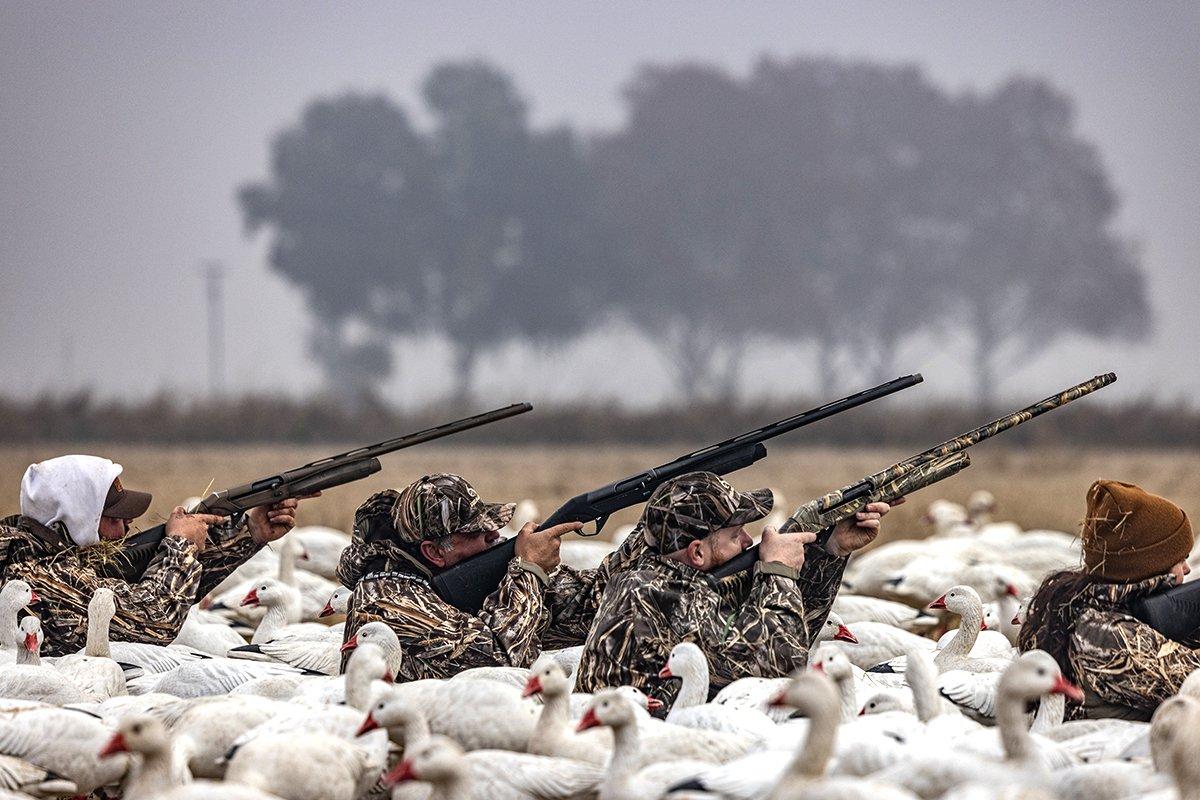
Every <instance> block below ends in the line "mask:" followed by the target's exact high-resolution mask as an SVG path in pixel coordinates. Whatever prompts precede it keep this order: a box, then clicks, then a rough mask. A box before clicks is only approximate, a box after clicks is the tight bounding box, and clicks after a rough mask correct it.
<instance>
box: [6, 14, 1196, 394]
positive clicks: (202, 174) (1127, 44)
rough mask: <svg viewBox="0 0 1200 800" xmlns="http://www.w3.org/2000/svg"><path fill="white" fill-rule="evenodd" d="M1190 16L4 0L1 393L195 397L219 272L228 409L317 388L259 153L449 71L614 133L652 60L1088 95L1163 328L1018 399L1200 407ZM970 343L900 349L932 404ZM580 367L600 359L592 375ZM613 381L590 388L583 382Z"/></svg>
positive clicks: (961, 382)
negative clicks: (271, 257) (249, 223)
mask: <svg viewBox="0 0 1200 800" xmlns="http://www.w3.org/2000/svg"><path fill="white" fill-rule="evenodd" d="M1198 42H1200V6H1197V5H1196V4H1194V3H1188V2H1178V3H1166V2H1162V3H1154V4H1141V3H1137V4H1129V3H1107V2H1086V3H1053V4H1050V3H1042V2H1037V3H1005V4H982V3H959V2H953V3H893V2H888V3H868V2H858V3H832V2H830V3H808V2H795V0H792V1H791V2H780V3H766V2H763V3H668V2H662V3H655V4H649V3H644V2H605V3H591V4H587V5H583V4H575V3H564V2H548V3H541V2H537V3H534V2H522V3H445V2H443V3H422V4H416V3H403V4H399V3H336V4H334V3H323V4H316V3H296V2H286V3H284V2H278V3H243V2H238V3H217V2H206V3H188V4H182V3H157V2H156V3H131V2H122V3H77V4H75V3H53V4H51V3H16V2H9V3H3V4H0V270H2V272H0V275H2V276H3V284H2V288H0V342H2V343H3V348H2V349H0V374H3V375H4V376H5V378H6V380H5V385H4V391H5V392H8V393H15V394H19V395H30V394H34V393H37V392H39V391H42V390H45V389H52V390H57V389H63V388H77V387H81V386H92V387H95V388H96V389H97V390H98V391H99V392H101V393H102V394H104V395H108V396H111V395H116V394H118V393H124V394H126V395H136V396H142V395H145V394H146V393H148V392H151V391H153V390H155V389H157V388H159V387H162V386H167V387H171V388H173V389H175V390H178V391H180V392H181V393H182V394H184V395H185V396H191V395H193V394H199V393H202V392H203V391H204V384H205V380H204V377H205V371H206V370H205V364H206V362H205V353H206V350H205V329H204V310H203V306H202V304H201V298H202V284H201V279H200V274H199V264H200V262H201V261H202V260H203V259H207V258H217V259H221V260H223V261H224V262H225V263H226V265H227V266H228V268H229V273H230V274H229V278H228V281H227V292H228V303H227V312H226V313H227V317H228V320H229V324H228V340H227V341H228V351H229V365H228V370H227V372H228V376H229V383H230V385H231V387H232V388H233V389H235V390H238V389H247V390H255V391H270V390H273V389H278V390H280V391H283V392H286V393H288V394H301V393H303V392H305V391H307V390H309V389H311V388H312V387H314V386H315V385H316V383H317V379H318V375H317V373H316V371H315V369H313V367H312V366H311V365H309V364H308V363H307V359H306V356H305V344H304V343H305V339H306V330H307V325H308V317H307V314H306V312H305V310H304V306H303V303H302V302H301V300H300V297H299V295H298V293H297V292H296V291H295V290H294V289H293V288H292V287H291V286H289V285H287V284H285V283H284V282H283V281H282V280H280V279H278V278H276V277H275V276H273V275H272V274H270V273H269V271H268V269H267V267H266V264H265V259H264V251H265V246H264V245H265V242H264V241H251V240H247V239H246V238H245V237H244V236H243V235H242V230H241V223H240V218H239V212H238V208H237V205H236V203H235V201H234V190H235V187H236V186H237V185H238V184H239V183H241V182H243V181H245V180H247V179H251V178H259V177H261V176H263V175H264V174H265V170H266V163H267V153H268V143H269V140H270V138H271V137H272V136H273V135H274V133H275V132H276V131H278V130H279V129H280V128H281V127H283V126H285V125H288V124H290V123H292V122H293V121H294V120H296V119H297V117H298V115H299V112H300V109H301V108H302V107H303V105H304V104H305V103H306V102H307V101H308V100H310V99H311V98H313V97H314V96H316V95H320V94H329V93H337V92H341V91H344V90H347V89H357V90H382V91H385V92H387V93H388V94H390V95H391V96H392V97H394V98H395V99H397V100H399V101H400V102H401V103H403V104H404V105H405V107H406V108H407V109H408V110H409V111H410V112H416V110H417V109H418V107H419V104H418V98H417V97H416V88H417V86H418V85H419V83H420V80H421V79H422V77H423V76H424V75H425V74H426V73H427V71H428V69H429V68H430V66H431V65H433V64H434V63H436V62H438V61H442V60H446V59H454V58H465V57H482V58H485V59H487V60H489V61H492V62H494V63H496V64H498V65H500V66H501V67H503V68H505V69H507V70H509V71H510V72H511V73H512V74H513V76H514V78H515V80H516V82H517V85H518V87H519V89H520V90H521V91H522V93H523V94H524V95H525V96H526V97H527V98H528V99H529V100H530V103H531V106H532V112H533V117H534V120H535V123H537V124H552V123H556V122H563V121H566V122H570V123H571V124H573V125H575V126H576V127H579V128H582V129H584V130H587V131H595V130H601V129H605V128H611V127H615V126H617V125H619V124H620V123H621V120H622V113H623V107H622V104H621V99H620V95H619V87H620V85H621V84H622V83H623V82H624V81H626V80H628V79H629V77H630V76H631V75H632V74H633V71H634V69H635V68H636V66H638V65H639V64H643V63H647V62H660V63H663V62H674V61H679V60H683V59H690V60H698V61H704V62H709V63H716V64H719V65H722V66H724V67H726V68H728V69H730V70H732V71H735V72H737V73H745V72H746V71H747V70H748V69H749V68H750V66H751V65H752V64H753V62H754V61H755V59H756V58H757V57H758V56H760V55H761V54H763V53H770V54H772V55H776V56H791V55H821V54H826V55H838V56H846V57H855V58H870V59H873V60H879V61H884V62H889V63H895V62H915V63H917V64H920V65H922V66H923V67H924V68H925V69H926V70H927V72H928V74H929V75H930V76H932V78H933V79H934V80H935V81H937V82H938V83H940V84H942V85H944V86H947V87H950V88H954V89H965V88H979V89H987V88H989V87H991V86H993V85H994V84H996V83H997V82H999V81H1000V80H1002V79H1004V78H1005V77H1007V76H1010V75H1012V74H1014V73H1025V74H1036V75H1042V76H1046V77H1048V78H1050V79H1051V80H1053V81H1054V83H1055V84H1057V85H1058V86H1059V87H1060V88H1062V89H1065V90H1066V91H1068V92H1069V93H1071V94H1072V95H1074V97H1075V98H1076V100H1077V102H1078V111H1079V128H1080V130H1081V131H1082V133H1083V135H1084V136H1086V137H1087V138H1088V139H1090V140H1092V141H1094V142H1095V143H1096V144H1097V145H1098V146H1099V148H1100V151H1101V153H1102V156H1103V159H1104V161H1105V163H1106V165H1107V166H1108V167H1109V170H1110V175H1111V177H1112V179H1113V182H1114V184H1115V186H1116V188H1117V190H1118V191H1119V192H1120V194H1121V197H1122V198H1123V205H1122V211H1121V214H1120V217H1119V219H1118V225H1117V227H1118V229H1119V231H1120V232H1121V233H1123V234H1126V235H1130V236H1133V237H1134V238H1135V239H1136V240H1138V241H1139V242H1140V243H1141V246H1142V252H1143V256H1144V264H1145V266H1146V268H1147V270H1148V272H1149V275H1150V281H1151V296H1152V302H1153V305H1154V307H1155V311H1156V314H1157V318H1156V332H1155V335H1154V338H1153V340H1152V341H1150V342H1149V343H1148V344H1146V345H1144V346H1137V347H1127V346H1124V345H1121V346H1114V345H1111V344H1095V343H1088V342H1080V341H1070V342H1064V343H1063V344H1061V345H1059V346H1056V347H1055V348H1053V349H1052V350H1051V351H1050V352H1048V353H1046V354H1044V355H1042V356H1040V357H1038V358H1037V359H1036V360H1035V361H1034V362H1033V363H1031V364H1029V365H1027V366H1025V367H1023V368H1021V369H1020V370H1017V371H1014V372H1011V373H1009V374H1008V375H1007V376H1006V377H1005V379H1004V380H1003V382H1002V386H1001V388H1002V390H1003V391H1004V393H1005V394H1006V395H1008V396H1013V397H1016V398H1028V399H1031V400H1032V399H1037V398H1039V397H1041V396H1042V395H1045V394H1048V393H1049V392H1050V391H1051V390H1053V389H1056V388H1058V387H1060V386H1065V385H1067V384H1070V383H1074V382H1076V381H1078V380H1082V379H1084V378H1086V377H1090V376H1091V375H1092V374H1094V373H1096V372H1101V371H1107V370H1110V369H1111V370H1115V371H1116V372H1117V373H1118V375H1120V376H1121V381H1120V382H1119V383H1118V384H1117V385H1116V386H1115V387H1114V389H1112V390H1109V392H1106V394H1107V396H1108V397H1109V399H1110V400H1111V399H1132V398H1136V397H1142V396H1155V397H1159V398H1162V399H1168V400H1176V399H1183V400H1186V401H1187V402H1189V403H1193V404H1194V403H1196V402H1197V401H1196V400H1194V399H1193V398H1194V397H1196V396H1197V395H1200V369H1197V363H1198V359H1197V351H1198V349H1200V347H1198V346H1200V317H1198V315H1197V314H1196V309H1197V308H1198V307H1200V280H1197V278H1198V277H1200V274H1198V273H1200V270H1198V269H1197V261H1198V256H1200V224H1197V223H1198V222H1200V220H1198V219H1197V217H1198V213H1197V209H1198V208H1200V202H1198V201H1200V146H1198V145H1200V141H1198V140H1200V134H1198V133H1197V132H1198V131H1200V46H1198V44H1197V43H1198ZM962 344H963V343H962V342H955V341H953V340H947V341H925V342H918V343H914V344H913V345H912V346H910V347H908V348H906V349H905V351H904V352H903V354H902V356H903V371H915V370H921V371H923V372H924V373H925V375H926V380H927V382H928V383H927V386H926V391H927V392H932V391H935V390H936V388H938V387H940V388H941V389H944V390H948V391H955V390H962V389H963V388H965V387H966V386H967V385H968V377H969V374H970V370H969V368H968V365H967V364H966V363H965V359H966V358H967V355H968V352H969V351H968V350H967V349H966V348H965V347H963V346H962ZM445 352H446V351H445V347H444V345H441V344H439V343H438V342H420V343H414V344H412V345H409V346H406V347H405V348H403V349H402V352H401V359H402V371H401V373H400V374H399V375H398V376H397V378H396V379H395V380H393V381H392V384H391V386H390V387H389V388H390V390H391V396H392V397H394V398H396V399H398V400H400V401H404V402H413V401H420V400H424V399H430V398H432V397H435V396H436V395H437V393H438V392H439V391H440V390H441V389H443V388H444V387H445V386H446V385H447V384H448V381H447V380H446V378H445V376H444V375H443V374H442V366H443V364H444V363H445V362H444V361H442V360H441V358H442V357H443V356H444V355H445ZM581 365H586V369H584V368H582V367H581ZM661 366H662V365H661V364H660V363H659V362H657V361H656V358H655V356H654V355H653V354H652V352H651V351H650V350H649V349H648V348H647V347H646V346H645V344H644V343H641V342H639V341H637V339H636V337H633V336H632V335H631V334H629V333H627V332H619V331H618V332H614V333H612V334H611V335H608V336H595V337H592V338H591V339H589V340H588V341H586V342H584V343H582V344H581V345H579V346H578V347H576V348H574V349H573V350H572V351H571V352H569V353H559V354H538V355H533V354H530V353H525V352H519V351H514V350H509V351H505V352H503V353H500V354H497V355H496V357H495V358H494V359H492V360H491V362H490V363H488V364H486V365H484V367H483V368H482V370H481V372H480V373H479V383H478V386H479V389H480V391H481V394H486V395H489V396H492V395H504V396H505V397H507V396H509V395H513V396H515V395H516V394H520V395H521V396H522V397H523V398H528V399H533V400H546V399H554V398H562V397H566V396H568V395H569V394H571V393H572V392H577V391H580V390H581V389H583V388H585V387H586V390H587V392H588V394H589V395H590V396H592V397H598V398H601V399H606V398H615V397H622V398H624V399H626V400H628V401H630V402H643V401H653V400H656V399H659V398H662V397H663V396H664V394H665V392H667V391H668V387H667V384H666V381H665V380H664V379H663V378H662V376H661V375H660V371H661ZM753 367H754V369H753V371H752V372H751V374H752V375H754V376H755V377H754V380H753V384H752V385H749V386H747V388H746V393H747V394H748V395H754V394H758V393H761V392H764V391H768V390H770V391H772V392H779V391H781V388H780V387H781V386H783V387H784V389H783V391H793V390H803V389H804V387H805V385H806V384H807V381H806V379H805V376H806V375H807V374H808V372H809V370H811V363H810V361H808V360H807V359H806V357H805V353H804V352H803V351H799V352H795V353H792V352H788V353H780V352H770V351H767V350H765V349H764V350H760V351H758V352H757V353H756V356H755V363H754V365H753ZM593 376H596V377H593Z"/></svg>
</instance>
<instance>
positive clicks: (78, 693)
mask: <svg viewBox="0 0 1200 800" xmlns="http://www.w3.org/2000/svg"><path fill="white" fill-rule="evenodd" d="M20 630H21V634H22V639H23V645H22V652H21V653H20V654H19V655H18V656H17V661H16V663H14V664H6V665H3V666H0V697H4V698H9V699H17V700H34V701H37V702H39V703H49V704H50V705H57V706H64V705H68V704H71V703H94V702H97V701H98V700H99V699H100V698H98V697H96V696H95V695H92V694H90V693H88V692H87V691H85V690H84V688H83V687H81V686H79V685H78V684H76V683H75V682H74V681H72V680H71V678H70V677H69V676H67V675H64V674H63V673H61V672H59V671H58V670H56V669H54V668H53V667H51V666H49V665H48V664H42V663H41V653H40V649H41V646H42V624H41V622H40V621H39V620H38V618H37V617H25V618H24V619H22V620H21V625H20Z"/></svg>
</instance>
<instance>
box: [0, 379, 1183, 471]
mask: <svg viewBox="0 0 1200 800" xmlns="http://www.w3.org/2000/svg"><path fill="white" fill-rule="evenodd" d="M828 399H829V398H827V397H819V398H818V397H813V396H810V397H807V398H796V399H792V400H789V401H787V402H772V403H769V404H768V403H760V404H751V405H748V404H745V403H735V402H731V401H701V402H697V403H693V404H688V405H683V406H675V407H663V408H652V409H641V410H631V409H628V408H622V407H620V406H618V405H615V404H610V405H604V406H599V405H594V406H553V405H545V404H538V405H537V407H536V408H535V409H534V411H533V412H532V413H530V414H523V415H521V416H518V417H514V418H513V419H509V420H505V421H504V422H501V423H497V424H495V425H487V426H485V427H483V428H479V429H477V430H474V431H468V432H466V433H463V434H459V435H456V436H454V437H452V438H450V439H446V440H444V441H445V444H446V445H448V446H459V445H477V444H490V445H516V446H521V445H527V444H536V445H550V446H558V445H561V446H572V445H602V444H623V445H639V446H640V445H657V444H670V445H672V446H673V447H674V448H676V449H678V451H679V452H680V453H684V452H690V451H692V450H695V449H696V448H698V447H701V446H703V445H704V444H706V443H712V442H716V441H719V440H721V439H725V438H728V437H730V436H734V435H736V434H738V433H742V432H743V431H747V430H752V429H754V428H757V427H760V426H762V425H765V424H767V423H769V422H772V421H774V420H777V419H783V418H784V417H787V416H791V415H792V414H796V413H797V412H799V411H802V410H804V409H805V408H809V407H811V406H814V405H816V404H817V403H820V402H824V401H826V400H828ZM504 402H506V399H495V400H494V402H492V403H491V406H499V405H502V404H503V403H504ZM884 405H889V404H883V405H881V406H880V407H878V408H876V407H874V406H871V405H868V406H866V407H864V408H860V409H857V410H855V411H853V412H849V413H846V414H842V415H839V416H836V417H833V418H830V419H827V420H823V421H821V422H819V423H817V424H815V425H812V426H810V427H807V428H805V429H804V430H803V431H802V432H797V433H795V434H792V435H789V436H787V437H785V438H781V439H779V440H778V444H776V445H772V447H791V446H793V445H802V446H810V445H832V446H838V447H842V446H869V447H872V448H879V447H892V448H897V455H904V454H905V451H913V452H915V451H918V450H923V449H925V448H926V447H929V446H930V445H933V444H935V443H937V442H939V441H942V440H943V439H946V438H948V437H950V436H954V435H956V434H959V433H961V432H963V431H966V430H970V429H972V428H974V427H975V426H977V425H979V424H980V423H981V422H984V421H986V420H989V419H994V418H996V417H998V416H1000V415H1001V414H1007V413H1010V412H1011V411H1012V410H1013V404H1012V403H1007V404H964V403H956V402H953V401H947V400H935V401H933V402H926V403H920V404H913V405H903V404H900V405H897V404H890V407H886V408H885V407H884ZM484 408H485V405H481V404H480V403H479V402H476V403H473V404H466V403H451V404H437V405H431V406H428V407H425V408H422V409H414V410H406V411H401V410H398V409H396V408H394V407H392V406H390V405H387V404H385V403H382V402H380V401H378V400H375V401H372V400H370V399H367V400H366V401H365V402H363V403H362V404H360V405H358V406H355V407H352V406H351V405H350V404H348V403H345V402H339V401H338V399H336V398H334V397H323V398H309V399H306V400H289V399H282V398H279V397H254V396H247V397H240V398H236V399H230V400H224V401H220V400H216V401H214V400H206V401H200V402H189V401H182V400H180V399H179V396H178V395H177V394H171V393H163V394H161V395H159V396H156V397H151V398H147V399H145V400H139V401H128V400H121V401H113V400H106V399H103V398H99V397H97V396H95V395H92V394H90V393H88V392H80V393H76V394H69V395H44V396H42V397H37V398H31V399H28V400H21V399H16V398H6V397H2V396H0V442H3V443H7V444H22V445H37V446H38V447H39V448H43V449H44V447H45V446H48V445H49V444H53V443H61V444H62V445H64V446H68V447H80V446H82V445H83V444H85V443H88V442H93V443H101V444H103V443H111V442H121V443H123V444H126V445H129V444H163V445H179V444H185V443H186V444H203V443H211V444H230V445H242V444H249V443H280V444H283V443H288V444H304V443H311V444H313V445H314V448H315V449H314V451H313V457H314V458H316V457H317V456H319V455H321V454H322V453H324V452H326V451H327V452H329V453H332V452H335V451H337V450H345V449H348V448H350V447H356V446H360V445H364V444H367V443H369V442H374V441H382V440H384V439H390V438H392V437H395V436H399V435H401V434H403V433H409V432H412V431H417V430H422V429H424V428H428V427H431V426H433V425H439V424H441V423H444V422H447V421H449V420H451V419H454V418H456V417H462V416H467V415H470V414H477V413H479V412H480V411H481V410H483V409H484ZM993 441H994V442H995V443H994V444H989V445H988V447H989V448H992V447H999V448H1004V447H1017V448H1021V447H1030V446H1056V445H1070V447H1071V448H1072V452H1073V451H1074V449H1077V448H1080V447H1085V448H1086V447H1101V448H1106V447H1111V448H1119V447H1153V448H1162V449H1172V450H1174V449H1182V450H1188V449H1191V450H1194V449H1196V448H1197V447H1200V410H1197V409H1196V408H1194V407H1189V406H1188V405H1186V404H1183V403H1175V404H1160V403H1155V402H1152V401H1150V400H1145V399H1143V400H1140V401H1136V402H1131V403H1123V404H1118V405H1112V404H1101V403H1089V402H1081V403H1078V404H1072V406H1071V408H1070V410H1069V411H1065V412H1063V413H1060V414H1047V415H1045V416H1044V417H1040V418H1039V419H1038V421H1037V423H1035V424H1031V425H1022V426H1020V427H1018V428H1016V429H1015V430H1013V431H1011V432H1009V433H1006V434H1004V435H1003V436H1000V437H997V438H996V439H995V440H993ZM50 449H53V448H50ZM772 452H774V451H773V450H772ZM51 454H52V453H51ZM32 460H36V458H34V459H32ZM647 466H649V465H647Z"/></svg>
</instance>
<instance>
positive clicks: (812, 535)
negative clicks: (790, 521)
mask: <svg viewBox="0 0 1200 800" xmlns="http://www.w3.org/2000/svg"><path fill="white" fill-rule="evenodd" d="M795 535H796V536H799V537H800V540H801V541H803V542H804V543H805V544H809V543H811V542H815V541H816V540H817V532H816V531H797V532H796V533H795Z"/></svg>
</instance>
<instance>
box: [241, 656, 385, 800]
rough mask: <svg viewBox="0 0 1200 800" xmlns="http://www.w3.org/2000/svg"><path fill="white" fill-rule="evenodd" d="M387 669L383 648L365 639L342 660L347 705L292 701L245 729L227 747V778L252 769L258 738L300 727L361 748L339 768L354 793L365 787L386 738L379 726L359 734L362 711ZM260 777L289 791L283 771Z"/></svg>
mask: <svg viewBox="0 0 1200 800" xmlns="http://www.w3.org/2000/svg"><path fill="white" fill-rule="evenodd" d="M389 669H390V668H389V665H388V663H387V661H386V659H385V657H384V653H383V648H381V647H379V646H378V645H376V644H374V643H371V642H364V643H363V644H361V645H360V646H359V647H357V648H355V650H354V652H353V653H352V654H351V657H350V661H349V663H348V664H347V665H346V675H345V688H346V705H344V706H341V705H338V706H324V707H320V708H314V707H305V706H301V705H293V710H292V711H291V712H290V713H286V714H282V715H279V716H276V717H273V718H272V719H270V720H267V721H266V722H264V723H262V724H261V725H259V726H257V727H255V728H252V729H251V730H248V731H246V732H245V733H244V734H242V735H241V736H239V737H238V738H237V739H236V740H235V741H234V743H233V745H232V746H231V747H230V752H231V753H232V757H231V758H230V760H229V768H228V770H227V773H226V774H227V775H228V776H229V778H230V780H236V778H235V777H234V776H235V775H238V774H242V773H244V772H246V771H247V770H250V769H255V767H254V764H255V762H256V760H257V759H258V758H259V757H260V756H261V755H262V752H263V747H265V745H260V744H259V742H260V740H267V741H271V742H276V743H278V742H279V741H281V740H284V739H285V738H286V737H288V736H294V735H297V734H300V733H305V734H318V733H319V734H323V735H325V736H328V737H333V738H336V739H339V740H341V741H343V742H346V743H347V744H349V745H350V746H351V747H353V748H356V749H358V750H359V751H361V752H360V753H359V755H358V756H357V757H356V758H353V759H349V760H348V761H347V762H346V763H344V764H342V765H341V767H340V768H339V769H340V771H339V774H353V775H355V781H356V783H357V789H356V794H364V793H366V792H367V791H368V790H369V789H370V788H371V786H372V785H373V784H374V783H375V781H376V779H377V778H378V777H379V775H380V773H381V772H382V771H383V770H384V769H385V768H386V767H387V757H388V739H387V734H385V733H384V732H382V731H380V732H379V733H376V734H373V735H370V736H366V737H361V736H358V734H359V733H360V732H361V730H360V725H361V724H362V721H363V714H365V713H367V712H368V710H369V709H370V708H371V707H372V705H373V702H374V698H375V697H377V696H382V694H383V693H384V692H385V691H386V685H385V683H382V682H380V681H384V682H386V683H390V682H391V677H392V675H391V672H390V671H389ZM243 750H246V751H248V753H249V755H245V756H243V755H242V752H243ZM262 777H263V779H264V780H266V781H267V782H268V783H269V784H270V787H271V791H274V792H275V793H276V794H285V795H287V794H289V792H288V791H285V790H284V787H285V786H286V783H285V782H282V781H284V776H283V775H280V774H275V773H273V772H270V771H267V772H265V773H264V774H263V776H262ZM260 788H261V787H260Z"/></svg>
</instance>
